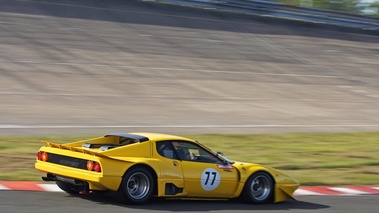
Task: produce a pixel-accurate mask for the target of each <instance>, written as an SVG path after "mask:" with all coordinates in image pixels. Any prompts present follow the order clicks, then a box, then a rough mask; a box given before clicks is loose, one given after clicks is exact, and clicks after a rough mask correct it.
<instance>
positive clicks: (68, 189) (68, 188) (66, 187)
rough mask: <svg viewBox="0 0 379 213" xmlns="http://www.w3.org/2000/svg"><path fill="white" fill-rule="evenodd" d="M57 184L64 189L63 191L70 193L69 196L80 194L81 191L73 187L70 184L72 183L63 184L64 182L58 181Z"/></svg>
mask: <svg viewBox="0 0 379 213" xmlns="http://www.w3.org/2000/svg"><path fill="white" fill-rule="evenodd" d="M55 183H56V184H57V186H58V187H59V188H60V189H62V190H63V191H65V192H67V193H69V194H79V192H80V191H79V189H78V188H77V187H76V186H75V185H73V184H70V183H66V182H63V181H59V180H56V181H55Z"/></svg>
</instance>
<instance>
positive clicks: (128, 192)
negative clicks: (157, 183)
mask: <svg viewBox="0 0 379 213" xmlns="http://www.w3.org/2000/svg"><path fill="white" fill-rule="evenodd" d="M153 191H154V180H153V176H152V175H151V173H150V171H149V170H148V169H146V168H144V167H135V168H132V169H130V170H129V171H127V172H126V174H125V175H124V177H123V180H122V184H121V187H120V189H119V193H121V195H122V197H123V198H124V201H126V202H127V203H131V204H143V203H146V202H148V201H149V200H150V199H151V197H152V195H153Z"/></svg>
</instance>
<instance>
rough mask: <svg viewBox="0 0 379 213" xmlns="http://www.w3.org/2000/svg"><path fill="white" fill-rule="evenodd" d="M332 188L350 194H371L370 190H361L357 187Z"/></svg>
mask: <svg viewBox="0 0 379 213" xmlns="http://www.w3.org/2000/svg"><path fill="white" fill-rule="evenodd" d="M330 189H332V190H334V191H338V192H342V193H344V194H348V195H363V194H370V193H369V192H364V191H359V190H355V189H349V188H341V187H330Z"/></svg>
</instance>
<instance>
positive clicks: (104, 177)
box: [35, 133, 299, 202]
mask: <svg viewBox="0 0 379 213" xmlns="http://www.w3.org/2000/svg"><path fill="white" fill-rule="evenodd" d="M132 134H135V135H140V136H144V137H146V138H147V139H143V138H142V140H144V141H143V142H133V143H130V144H128V145H120V140H121V139H120V138H121V137H122V135H121V136H117V135H112V136H107V137H98V138H92V139H88V140H83V141H78V142H73V143H67V144H62V145H59V144H54V143H49V142H46V143H45V146H43V147H41V148H40V152H47V153H50V154H53V155H56V156H58V158H59V156H69V157H70V159H71V158H74V159H79V160H85V161H86V160H91V161H96V162H99V163H100V165H101V169H102V170H101V172H94V171H88V170H85V169H83V168H74V167H71V166H65V165H60V164H57V163H51V162H44V161H42V160H38V159H37V160H36V163H35V168H36V169H38V170H40V171H42V172H44V173H48V174H52V175H55V176H62V177H66V178H71V179H74V180H79V181H84V182H87V183H88V185H89V190H111V191H117V190H118V189H119V187H120V185H121V182H122V178H123V175H124V174H125V173H126V172H127V171H128V169H130V168H131V167H133V166H134V165H137V164H138V165H144V166H146V167H149V168H150V169H151V171H152V172H153V173H154V177H156V184H157V190H156V192H157V193H156V196H159V197H198V198H236V197H238V196H240V195H241V193H242V191H243V189H244V184H245V182H246V181H247V180H248V178H249V177H250V176H251V175H252V174H253V173H255V172H258V171H265V172H267V173H269V174H270V175H271V176H272V178H273V180H274V182H275V188H274V202H280V201H284V200H287V199H291V198H292V194H293V192H294V191H295V190H296V189H297V188H298V187H299V183H298V182H297V181H296V180H295V179H294V178H292V177H290V176H288V175H286V174H284V173H282V172H280V171H278V170H276V169H273V168H270V167H267V166H262V165H259V164H251V163H243V162H235V163H234V164H220V163H212V162H210V163H207V162H194V161H185V160H180V159H175V158H168V157H165V156H162V154H159V153H158V152H157V147H156V144H157V142H159V141H187V142H190V143H196V144H197V145H198V146H200V147H202V148H204V150H207V152H212V151H211V150H210V149H209V148H207V147H205V146H203V145H201V144H199V143H197V142H195V141H194V140H191V139H187V138H183V137H179V136H172V135H166V134H158V133H132ZM85 143H86V144H87V145H88V144H91V146H90V147H89V146H85ZM103 145H106V146H110V147H111V148H109V149H103ZM215 156H217V155H215ZM166 184H173V185H175V187H177V188H180V189H182V191H180V192H178V193H176V194H167V193H166V191H165V187H166Z"/></svg>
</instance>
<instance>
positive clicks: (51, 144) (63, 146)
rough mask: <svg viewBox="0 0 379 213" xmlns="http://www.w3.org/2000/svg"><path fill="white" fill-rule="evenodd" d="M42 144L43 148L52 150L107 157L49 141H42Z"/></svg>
mask: <svg viewBox="0 0 379 213" xmlns="http://www.w3.org/2000/svg"><path fill="white" fill-rule="evenodd" d="M42 143H44V144H45V146H47V147H53V148H58V149H65V150H70V151H74V152H81V153H84V154H90V155H96V156H102V157H108V156H107V155H104V154H102V153H99V152H96V151H91V150H88V149H83V148H81V147H73V146H67V145H62V144H57V143H52V142H49V141H42Z"/></svg>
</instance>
